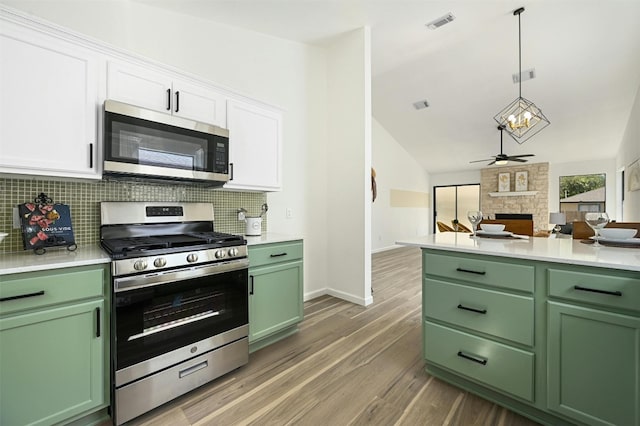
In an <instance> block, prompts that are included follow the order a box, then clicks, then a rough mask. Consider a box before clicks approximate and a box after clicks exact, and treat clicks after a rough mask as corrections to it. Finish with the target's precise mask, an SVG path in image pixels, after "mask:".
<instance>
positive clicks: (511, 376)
mask: <svg viewBox="0 0 640 426" xmlns="http://www.w3.org/2000/svg"><path fill="white" fill-rule="evenodd" d="M424 357H425V359H426V360H427V361H429V362H432V363H434V364H438V365H440V366H442V367H444V368H447V369H449V370H453V371H454V372H456V373H459V374H461V375H464V376H466V377H468V378H471V379H473V380H475V381H476V382H480V383H482V384H485V385H487V386H490V387H492V388H494V389H496V390H500V391H503V392H507V393H509V394H511V395H513V396H516V397H519V398H522V399H524V400H526V401H531V402H533V368H534V367H533V365H534V355H533V354H532V353H530V352H526V351H522V350H520V349H516V348H512V347H509V346H506V345H502V344H500V343H496V342H492V341H490V340H487V339H482V338H480V337H476V336H473V335H471V334H467V333H463V332H461V331H456V330H453V329H450V328H447V327H443V326H441V325H437V324H433V323H430V322H429V321H425V322H424ZM465 357H466V358H465ZM469 358H472V359H473V360H472V359H469ZM474 360H475V361H474ZM481 361H482V362H485V361H486V363H484V364H483V363H481Z"/></svg>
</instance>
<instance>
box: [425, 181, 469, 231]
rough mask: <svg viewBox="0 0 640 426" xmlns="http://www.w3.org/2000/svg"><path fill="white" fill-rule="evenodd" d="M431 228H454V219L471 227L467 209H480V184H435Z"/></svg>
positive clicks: (438, 229)
mask: <svg viewBox="0 0 640 426" xmlns="http://www.w3.org/2000/svg"><path fill="white" fill-rule="evenodd" d="M433 194H434V196H433V204H434V205H433V212H434V215H433V216H434V217H433V229H434V232H442V231H440V229H442V230H446V229H447V227H448V228H450V229H454V221H455V220H457V221H459V222H460V223H461V224H462V225H464V226H466V227H467V228H469V229H471V223H469V220H468V219H467V212H468V211H469V210H480V184H478V183H475V184H469V185H450V186H435V187H434V188H433Z"/></svg>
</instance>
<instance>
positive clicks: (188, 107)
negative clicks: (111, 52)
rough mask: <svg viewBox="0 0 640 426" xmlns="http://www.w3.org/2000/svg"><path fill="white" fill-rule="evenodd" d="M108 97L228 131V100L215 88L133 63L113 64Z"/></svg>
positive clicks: (110, 71)
mask: <svg viewBox="0 0 640 426" xmlns="http://www.w3.org/2000/svg"><path fill="white" fill-rule="evenodd" d="M107 97H108V98H109V99H113V100H116V101H120V102H124V103H128V104H131V105H136V106H139V107H143V108H147V109H152V110H155V111H160V112H165V113H167V114H173V115H176V116H180V117H184V118H189V119H191V120H196V121H201V122H203V123H209V124H214V125H216V126H220V127H224V128H226V125H227V118H226V106H225V100H226V97H225V96H224V95H223V94H222V93H219V92H216V91H215V90H213V89H212V88H211V87H206V86H204V85H199V84H196V83H191V82H188V81H186V80H181V79H179V78H176V77H175V76H173V75H170V74H168V73H163V72H159V71H155V70H153V69H151V68H148V67H142V66H138V65H135V64H131V63H125V62H119V61H109V65H108V71H107Z"/></svg>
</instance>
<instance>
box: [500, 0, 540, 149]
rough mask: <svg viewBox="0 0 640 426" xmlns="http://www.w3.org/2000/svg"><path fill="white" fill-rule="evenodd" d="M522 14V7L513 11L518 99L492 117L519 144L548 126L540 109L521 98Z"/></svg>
mask: <svg viewBox="0 0 640 426" xmlns="http://www.w3.org/2000/svg"><path fill="white" fill-rule="evenodd" d="M522 12H524V7H521V8H518V9H516V10H514V11H513V14H514V15H515V16H518V97H517V98H516V100H514V101H513V102H511V103H510V104H509V105H507V106H506V107H504V108H503V109H502V111H500V112H499V113H498V114H497V115H496V116H495V117H493V119H494V120H496V121H497V122H498V124H500V125H502V126H504V130H505V131H506V132H507V133H509V135H510V136H511V137H512V138H513V139H514V140H515V141H516V142H518V143H520V144H521V143H523V142H525V141H526V140H528V139H529V138H531V137H532V136H533V135H535V134H536V133H538V132H540V130H542V129H544V128H545V127H547V126H548V125H549V124H550V123H549V120H547V117H545V116H544V114H543V113H542V110H541V109H540V108H538V107H537V106H536V105H535V104H534V103H533V102H531V101H529V100H527V99H525V98H523V97H522V34H521V28H520V15H521V14H522Z"/></svg>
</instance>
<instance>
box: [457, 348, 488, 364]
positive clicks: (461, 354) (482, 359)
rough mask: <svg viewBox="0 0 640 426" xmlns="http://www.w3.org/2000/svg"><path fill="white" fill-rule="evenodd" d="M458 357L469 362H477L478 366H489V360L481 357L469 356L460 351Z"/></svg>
mask: <svg viewBox="0 0 640 426" xmlns="http://www.w3.org/2000/svg"><path fill="white" fill-rule="evenodd" d="M458 356H459V357H460V358H464V359H468V360H469V361H473V362H477V363H478V364H482V365H487V360H486V359H484V358H480V357H475V356H473V355H467V354H465V353H464V352H462V351H458Z"/></svg>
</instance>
